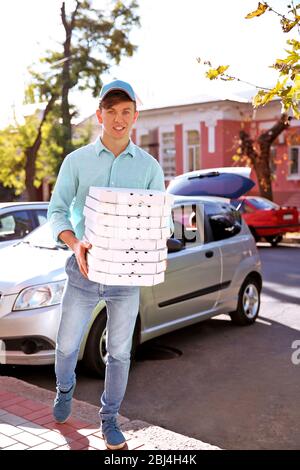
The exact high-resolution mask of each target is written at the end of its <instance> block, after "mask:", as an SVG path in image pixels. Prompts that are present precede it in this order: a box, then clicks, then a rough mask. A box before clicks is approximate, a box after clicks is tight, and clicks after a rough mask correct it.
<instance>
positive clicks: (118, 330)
mask: <svg viewBox="0 0 300 470" xmlns="http://www.w3.org/2000/svg"><path fill="white" fill-rule="evenodd" d="M66 273H67V282H66V286H65V290H64V294H63V298H62V304H61V321H60V326H59V330H58V335H57V343H56V357H55V374H56V379H57V386H58V388H59V389H60V390H62V391H67V390H69V389H70V388H71V387H72V386H73V384H74V383H75V378H76V377H75V367H76V363H77V359H78V353H79V350H80V344H81V341H82V339H83V336H84V334H85V332H86V329H87V326H88V324H89V321H90V319H91V314H92V312H93V310H94V308H95V307H96V305H97V304H98V302H99V301H100V300H101V298H103V299H104V300H105V302H106V311H107V340H106V349H107V352H108V359H107V364H106V371H105V383H104V391H103V394H102V396H101V405H102V407H101V409H100V417H101V419H104V418H111V417H116V416H117V414H118V412H119V408H120V406H121V403H122V400H123V398H124V395H125V391H126V387H127V381H128V373H129V367H130V352H131V345H132V336H133V332H134V327H135V322H136V318H137V315H138V310H139V302H140V287H138V286H108V285H104V284H99V283H97V282H93V281H90V280H89V279H87V278H86V277H84V276H83V275H82V274H81V272H80V270H79V267H78V264H77V261H76V258H75V254H73V255H72V256H71V257H70V258H68V260H67V262H66ZM100 315H101V313H100ZM95 354H97V351H95Z"/></svg>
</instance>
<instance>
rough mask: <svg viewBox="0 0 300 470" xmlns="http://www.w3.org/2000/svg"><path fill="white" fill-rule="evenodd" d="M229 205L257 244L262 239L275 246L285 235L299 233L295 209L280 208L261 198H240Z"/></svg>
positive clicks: (298, 219) (298, 220)
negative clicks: (231, 205) (240, 217)
mask: <svg viewBox="0 0 300 470" xmlns="http://www.w3.org/2000/svg"><path fill="white" fill-rule="evenodd" d="M231 204H233V205H234V206H235V207H236V208H237V210H239V211H240V212H241V214H242V217H243V219H244V220H245V222H246V223H247V224H248V226H249V228H250V230H251V233H252V235H253V236H254V238H255V240H256V241H257V242H258V241H259V240H261V238H264V239H265V240H266V241H267V242H269V243H271V245H272V246H276V245H277V244H278V243H279V242H281V241H282V238H283V235H284V234H285V233H287V232H299V231H300V213H299V211H298V209H297V207H284V206H280V205H278V204H276V203H275V202H272V201H270V200H269V199H266V198H264V197H261V196H241V197H240V198H238V199H232V200H231Z"/></svg>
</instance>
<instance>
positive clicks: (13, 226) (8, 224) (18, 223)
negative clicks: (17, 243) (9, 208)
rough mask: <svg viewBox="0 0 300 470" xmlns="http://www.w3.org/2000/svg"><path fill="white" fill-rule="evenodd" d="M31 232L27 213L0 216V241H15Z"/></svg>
mask: <svg viewBox="0 0 300 470" xmlns="http://www.w3.org/2000/svg"><path fill="white" fill-rule="evenodd" d="M32 230H33V225H32V221H31V218H30V214H28V212H27V211H15V212H8V213H6V214H2V215H0V241H6V240H17V239H18V238H23V237H25V235H27V234H28V233H30V232H31V231H32Z"/></svg>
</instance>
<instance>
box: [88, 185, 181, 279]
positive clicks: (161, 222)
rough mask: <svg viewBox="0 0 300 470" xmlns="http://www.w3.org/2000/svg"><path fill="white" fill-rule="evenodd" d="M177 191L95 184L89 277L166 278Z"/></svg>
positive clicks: (90, 195) (90, 209) (91, 190)
mask: <svg viewBox="0 0 300 470" xmlns="http://www.w3.org/2000/svg"><path fill="white" fill-rule="evenodd" d="M173 199H174V196H172V195H171V194H167V193H166V192H163V191H155V190H149V189H127V188H106V187H104V188H102V187H96V186H91V187H90V188H89V193H88V195H87V197H86V201H85V206H84V210H83V214H84V216H85V236H84V239H85V240H87V241H89V242H90V243H91V245H92V248H90V249H89V251H88V254H87V264H88V278H89V279H90V280H91V281H94V282H99V283H101V284H107V285H129V286H130V285H131V286H152V285H155V284H160V283H161V282H164V274H165V270H166V266H167V263H166V259H167V239H168V238H169V237H170V234H171V231H170V217H171V209H172V203H173Z"/></svg>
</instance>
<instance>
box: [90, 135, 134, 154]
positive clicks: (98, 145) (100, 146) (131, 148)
mask: <svg viewBox="0 0 300 470" xmlns="http://www.w3.org/2000/svg"><path fill="white" fill-rule="evenodd" d="M94 147H95V150H96V153H97V155H99V156H100V154H101V152H103V151H104V152H108V153H111V151H110V150H108V148H107V147H105V145H103V143H102V141H101V139H100V137H97V139H96V140H95V142H94ZM121 155H130V156H131V157H135V156H136V145H135V144H134V143H133V142H132V140H131V139H129V144H128V145H127V147H126V149H125V150H124V151H123V152H122V153H121Z"/></svg>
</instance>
